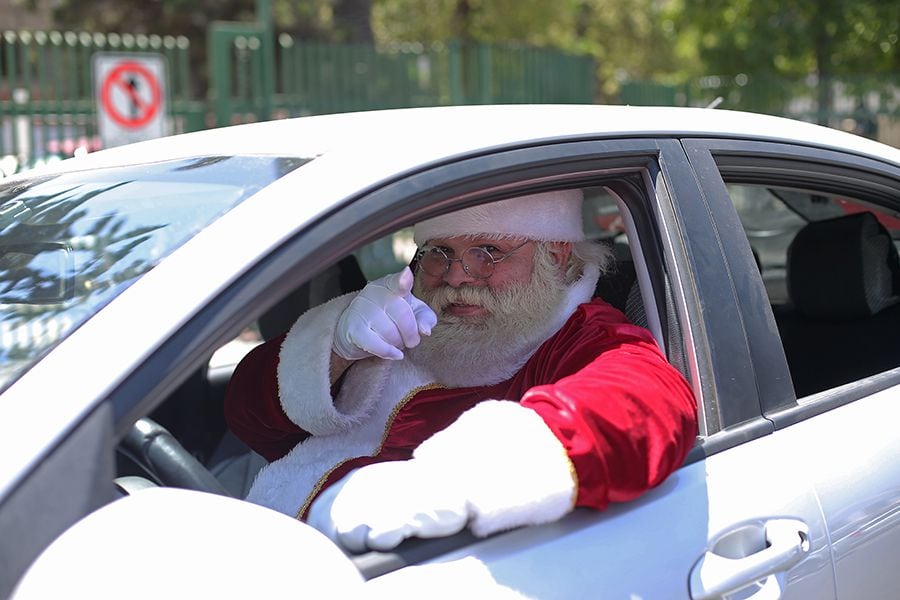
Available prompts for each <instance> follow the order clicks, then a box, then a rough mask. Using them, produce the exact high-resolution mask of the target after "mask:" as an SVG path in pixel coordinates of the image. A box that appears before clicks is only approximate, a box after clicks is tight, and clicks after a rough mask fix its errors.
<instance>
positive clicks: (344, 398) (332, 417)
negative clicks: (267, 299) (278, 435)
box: [278, 293, 374, 435]
mask: <svg viewBox="0 0 900 600" xmlns="http://www.w3.org/2000/svg"><path fill="white" fill-rule="evenodd" d="M355 295H356V294H355V293H353V294H345V295H343V296H339V297H337V298H334V299H333V300H331V301H329V302H326V303H325V304H322V305H320V306H317V307H315V308H313V309H311V310H308V311H306V312H305V313H303V314H302V315H301V316H300V318H299V319H297V321H296V322H295V323H294V325H293V326H292V327H291V329H290V331H288V334H287V337H285V339H284V342H283V343H282V344H281V351H280V352H279V355H278V396H279V400H280V401H281V408H282V409H284V413H285V414H286V415H287V416H288V418H289V419H290V420H291V421H293V422H294V423H296V424H297V425H299V426H300V427H301V428H302V429H303V430H304V431H308V432H310V433H311V434H313V435H331V434H333V433H337V432H338V431H343V430H345V429H347V428H349V427H351V426H352V425H354V424H356V423H358V422H359V421H360V420H363V419H364V418H365V417H366V415H368V413H369V411H370V410H371V406H370V404H368V403H367V402H366V400H369V401H370V400H371V397H370V396H368V395H367V394H340V396H339V398H338V400H335V399H334V398H332V397H331V384H330V382H329V380H328V372H329V367H330V364H331V347H332V341H333V340H334V330H335V328H336V327H337V322H338V318H339V317H340V316H341V313H342V312H344V309H346V308H347V306H348V305H349V304H350V301H351V300H352V299H353V297H354V296H355ZM360 362H373V361H372V360H371V359H367V360H366V361H360ZM372 385H374V384H372Z"/></svg>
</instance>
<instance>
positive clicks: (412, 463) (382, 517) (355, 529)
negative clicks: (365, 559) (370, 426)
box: [308, 400, 576, 552]
mask: <svg viewBox="0 0 900 600" xmlns="http://www.w3.org/2000/svg"><path fill="white" fill-rule="evenodd" d="M572 469H573V467H572V464H571V463H570V462H569V458H568V456H567V454H566V452H565V449H564V448H563V446H562V444H561V443H560V441H559V440H558V439H557V438H556V436H555V435H553V433H552V432H551V431H550V429H549V428H548V427H547V425H546V424H545V423H544V421H543V419H541V417H540V416H539V415H538V414H537V413H536V412H534V411H533V410H531V409H529V408H526V407H523V406H521V405H519V404H518V403H517V402H510V401H497V400H491V401H485V402H482V403H480V404H478V405H477V406H475V407H474V408H472V409H470V410H468V411H466V412H465V413H463V415H462V416H461V417H460V418H459V419H457V420H456V422H454V423H453V424H452V425H450V427H448V428H447V429H445V430H444V431H440V432H438V433H436V434H434V435H433V436H432V437H431V438H429V439H428V440H426V441H425V442H423V443H422V444H421V445H420V446H419V447H418V448H417V449H416V451H415V453H414V458H413V459H412V460H408V461H397V462H384V463H376V464H373V465H368V466H365V467H362V468H360V469H356V470H355V471H352V472H350V473H349V474H347V475H346V476H345V477H344V478H343V479H341V480H340V481H338V482H337V483H336V484H334V485H332V486H331V487H329V488H328V489H326V490H325V491H324V492H323V493H322V494H321V495H320V496H319V497H318V498H317V499H316V500H315V502H313V504H312V506H311V507H310V511H309V518H308V522H309V524H310V525H312V526H313V527H315V528H316V529H318V530H319V531H321V532H322V533H324V534H325V535H327V536H328V537H330V538H331V539H332V540H334V541H336V542H338V543H339V544H341V545H342V546H344V547H345V548H347V549H348V550H350V551H353V552H362V551H364V550H366V549H367V548H369V549H372V550H389V549H391V548H393V547H395V546H396V545H397V544H399V543H400V542H402V541H403V540H404V539H406V538H408V537H413V536H418V537H423V538H428V537H440V536H445V535H452V534H454V533H456V532H458V531H460V530H462V529H463V528H464V527H466V525H468V526H469V527H470V528H471V529H472V532H473V533H475V534H476V535H480V536H485V535H489V534H491V533H494V532H496V531H500V530H502V529H510V528H512V527H518V526H520V525H527V524H537V523H547V522H550V521H554V520H556V519H558V518H559V517H561V516H563V515H564V514H566V513H568V512H569V511H570V510H572V506H573V504H574V500H575V493H576V483H575V480H574V479H573V470H572Z"/></svg>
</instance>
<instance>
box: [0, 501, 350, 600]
mask: <svg viewBox="0 0 900 600" xmlns="http://www.w3.org/2000/svg"><path fill="white" fill-rule="evenodd" d="M363 585H364V584H363V577H362V575H361V574H360V572H359V571H358V570H357V568H356V567H355V566H354V564H353V563H352V562H351V560H350V558H349V557H348V556H346V555H345V554H344V553H343V552H341V550H339V549H338V548H337V546H335V545H334V543H332V542H331V541H330V540H329V539H328V538H326V537H325V536H324V535H322V534H321V533H319V532H318V531H316V530H315V529H313V528H311V527H309V526H308V525H306V524H304V523H302V522H300V521H298V520H297V519H292V518H290V517H287V516H285V515H282V514H280V513H276V512H275V511H272V510H270V509H267V508H263V507H261V506H257V505H255V504H250V503H248V502H245V501H241V500H236V499H234V498H226V497H224V496H218V495H215V494H209V493H205V492H196V491H191V490H182V489H176V488H150V489H146V490H142V491H139V492H136V493H135V494H133V495H130V496H126V497H124V498H122V499H120V500H117V501H115V502H112V503H110V504H107V505H106V506H104V507H102V508H100V509H98V510H97V511H95V512H93V513H92V514H90V515H88V516H87V517H85V518H84V519H82V520H81V521H79V522H78V523H76V524H75V525H73V526H72V527H71V528H69V529H68V530H67V531H66V532H64V533H63V534H62V535H61V536H60V537H59V538H57V539H56V540H55V541H54V542H53V543H52V544H50V546H49V547H48V548H47V549H46V550H45V551H44V552H43V553H42V554H41V555H40V556H39V557H38V558H37V560H36V561H35V562H34V563H33V564H32V566H31V567H30V568H29V570H28V571H27V572H26V573H25V575H24V576H23V578H22V580H21V581H20V582H19V584H18V587H17V588H16V590H15V592H14V593H13V596H12V597H13V598H14V599H15V600H28V599H32V598H35V599H36V598H64V597H65V598H122V597H132V596H134V597H141V598H164V597H168V596H170V595H175V596H178V597H183V598H224V597H227V598H283V597H288V596H294V595H298V594H299V595H300V596H303V597H329V598H353V597H358V596H360V595H361V594H362V591H363Z"/></svg>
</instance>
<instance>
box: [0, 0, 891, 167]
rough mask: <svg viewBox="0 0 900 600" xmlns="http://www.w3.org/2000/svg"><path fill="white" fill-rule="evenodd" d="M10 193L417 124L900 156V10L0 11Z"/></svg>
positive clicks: (304, 5) (637, 6) (665, 6)
mask: <svg viewBox="0 0 900 600" xmlns="http://www.w3.org/2000/svg"><path fill="white" fill-rule="evenodd" d="M0 35H2V39H0V176H5V175H9V174H12V173H15V172H18V171H22V170H26V169H32V168H36V167H40V166H41V165H43V164H46V163H47V162H49V161H54V160H60V159H62V158H67V157H69V156H73V155H76V154H79V153H84V152H91V151H94V150H97V149H100V148H103V147H109V146H113V145H117V144H120V143H126V142H128V141H137V140H140V139H147V138H149V137H158V136H160V135H169V134H173V133H181V132H187V131H195V130H200V129H205V128H209V127H218V126H223V125H229V124H235V123H244V122H251V121H256V120H265V119H272V118H285V117H292V116H299V115H310V114H324V113H333V112H344V111H351V110H371V109H379V108H396V107H409V106H429V105H447V104H486V103H491V104H499V103H604V104H632V105H667V106H717V107H719V108H721V109H736V110H748V111H753V112H762V113H768V114H775V115H782V116H789V117H793V118H797V119H802V120H806V121H811V122H815V123H820V124H824V125H828V126H830V127H834V128H837V129H843V130H847V131H852V132H855V133H858V134H860V135H863V136H866V137H870V138H873V139H878V140H880V141H883V142H886V143H888V144H891V145H894V146H900V51H898V48H900V39H898V37H900V2H898V1H897V0H552V1H551V0H0Z"/></svg>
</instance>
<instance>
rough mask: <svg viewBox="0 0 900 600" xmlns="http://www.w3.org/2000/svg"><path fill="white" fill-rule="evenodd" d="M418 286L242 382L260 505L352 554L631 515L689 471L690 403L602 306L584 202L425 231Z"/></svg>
mask: <svg viewBox="0 0 900 600" xmlns="http://www.w3.org/2000/svg"><path fill="white" fill-rule="evenodd" d="M414 237H415V241H416V244H417V245H418V246H419V251H418V253H417V255H416V261H415V274H413V272H412V271H411V270H410V269H409V268H406V269H404V270H403V271H401V272H399V273H396V274H393V275H390V276H387V277H384V278H382V279H379V280H376V281H372V282H370V283H369V284H368V285H366V286H365V288H363V289H362V290H361V291H360V292H358V293H353V294H348V295H345V296H341V297H339V298H335V299H334V300H332V301H330V302H328V303H326V304H323V305H321V306H318V307H315V308H313V309H312V310H310V311H308V312H306V313H305V314H303V315H302V316H301V317H300V318H299V319H298V320H297V322H296V323H295V324H294V326H293V327H292V328H291V329H290V331H289V332H288V333H287V334H285V335H284V336H282V337H280V338H277V339H275V340H272V341H270V342H268V343H266V344H263V345H262V346H259V347H257V348H256V349H255V350H254V351H253V352H251V354H249V355H248V356H247V357H246V358H245V359H244V361H243V362H242V363H241V364H240V365H239V366H238V368H237V369H236V371H235V373H234V377H233V378H232V382H231V384H230V386H229V391H228V395H227V398H226V416H227V419H228V422H229V425H230V427H231V428H232V430H233V431H234V432H235V433H236V434H237V435H238V437H240V438H242V439H243V440H244V441H245V442H246V443H247V444H248V445H249V446H250V447H251V448H253V449H254V450H256V451H257V452H259V453H260V454H262V455H263V456H264V457H266V458H267V459H268V460H269V461H271V462H270V464H269V465H268V466H266V467H264V468H263V469H262V470H261V471H260V473H259V475H258V476H257V478H256V480H255V481H254V484H253V487H252V488H251V490H250V493H249V495H248V498H247V499H248V500H250V501H251V502H255V503H258V504H262V505H264V506H268V507H271V508H273V509H275V510H278V511H281V512H283V513H286V514H289V515H294V516H296V517H297V518H300V519H306V520H307V521H308V522H309V523H310V524H312V525H313V526H315V527H316V528H318V529H320V530H321V531H323V532H324V533H326V534H327V535H329V536H330V537H332V538H333V539H335V540H337V541H339V542H340V543H341V544H342V545H343V546H345V547H346V548H348V549H350V550H353V551H363V550H366V549H377V550H386V549H390V548H392V547H394V546H396V545H397V544H398V543H400V542H401V541H402V540H403V539H405V538H407V537H412V536H419V537H434V536H440V535H449V534H452V533H455V532H457V531H459V530H461V529H462V528H464V527H469V528H470V529H471V530H472V531H473V532H474V533H475V534H476V535H488V534H490V533H493V532H496V531H499V530H503V529H508V528H512V527H517V526H521V525H527V524H537V523H545V522H549V521H553V520H555V519H558V518H560V517H561V516H563V515H565V514H566V513H568V512H569V511H571V510H572V509H573V508H574V507H575V506H586V507H592V508H595V509H602V508H604V507H606V506H607V504H608V503H609V502H622V501H625V500H629V499H632V498H635V497H636V496H638V495H639V494H641V493H643V492H644V491H646V490H647V489H649V488H651V487H653V486H655V485H657V484H659V483H660V482H662V481H663V480H664V479H665V478H666V477H667V476H668V475H669V474H670V473H671V472H672V471H673V470H675V469H676V468H678V467H679V466H680V465H681V464H682V462H683V461H684V458H685V455H686V454H687V452H688V450H689V449H690V447H691V446H692V444H693V442H694V439H695V436H696V434H697V420H696V404H695V401H694V397H693V395H692V392H691V389H690V387H689V386H688V384H687V382H686V381H685V380H684V378H683V377H682V375H681V374H680V373H679V372H678V371H677V370H676V369H674V368H673V367H672V366H670V365H669V364H668V362H667V361H666V358H665V356H664V355H663V354H662V353H661V351H660V350H659V348H658V346H657V345H656V343H655V341H654V339H653V337H652V336H651V335H650V333H649V332H648V331H647V330H645V329H643V328H641V327H638V326H635V325H633V324H631V323H629V322H628V321H627V320H626V318H625V317H624V315H623V314H622V313H621V312H619V311H618V310H616V309H615V308H613V307H611V306H610V305H608V304H607V303H605V302H604V301H603V300H602V299H600V298H592V295H593V293H594V289H595V287H596V284H597V281H598V278H599V277H600V275H601V271H602V269H603V267H604V265H605V264H606V262H607V253H606V251H605V249H604V248H603V247H602V246H598V245H596V244H593V243H591V242H589V241H586V240H585V236H584V233H583V229H582V193H581V191H580V190H567V191H556V192H548V193H540V194H535V195H531V196H525V197H519V198H512V199H508V200H503V201H499V202H494V203H491V204H486V205H481V206H476V207H473V208H468V209H465V210H461V211H458V212H454V213H450V214H446V215H442V216H439V217H436V218H433V219H430V220H427V221H424V222H422V223H419V224H417V225H416V226H415V233H414Z"/></svg>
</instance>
